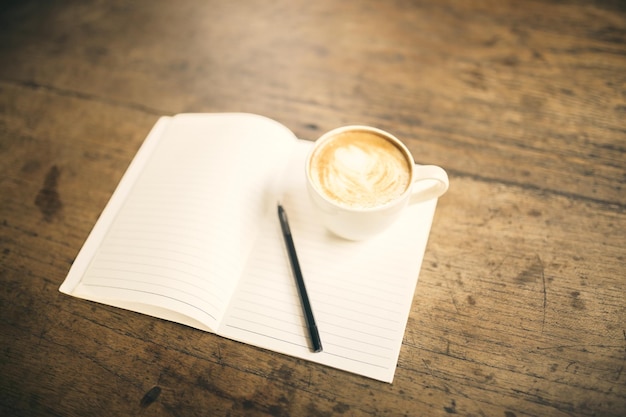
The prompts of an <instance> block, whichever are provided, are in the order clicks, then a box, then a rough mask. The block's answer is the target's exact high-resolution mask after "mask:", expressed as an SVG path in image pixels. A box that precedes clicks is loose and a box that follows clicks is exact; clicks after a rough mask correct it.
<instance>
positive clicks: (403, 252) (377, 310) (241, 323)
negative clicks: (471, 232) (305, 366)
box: [218, 141, 437, 382]
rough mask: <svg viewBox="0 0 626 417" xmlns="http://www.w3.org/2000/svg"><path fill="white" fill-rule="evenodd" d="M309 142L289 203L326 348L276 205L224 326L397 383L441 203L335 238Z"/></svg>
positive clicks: (289, 186) (241, 336)
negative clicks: (366, 232) (319, 202)
mask: <svg viewBox="0 0 626 417" xmlns="http://www.w3.org/2000/svg"><path fill="white" fill-rule="evenodd" d="M310 147H311V142H307V141H298V148H297V150H296V152H295V154H294V156H293V157H292V158H291V165H290V167H289V169H288V174H286V175H284V178H285V183H284V184H283V185H284V189H283V196H282V203H283V206H284V207H285V210H286V211H287V215H288V218H289V222H290V226H291V230H292V233H293V238H294V242H295V246H296V250H297V253H298V257H299V259H300V264H301V268H302V271H303V275H304V280H305V283H306V287H307V290H308V293H309V297H310V300H311V304H312V307H313V313H314V316H315V319H316V322H317V324H318V329H319V332H320V337H321V340H322V344H323V347H324V351H323V352H321V353H313V352H311V350H310V348H309V344H308V343H309V342H308V333H307V329H306V324H305V321H304V317H303V314H302V307H301V303H300V299H299V297H298V292H297V288H296V286H295V281H294V278H293V276H292V274H291V269H290V266H289V259H288V257H287V252H286V249H285V245H284V242H283V238H282V234H281V230H280V224H279V222H278V216H277V214H276V207H274V211H273V213H272V220H271V221H269V222H267V223H266V224H265V226H264V229H263V230H262V231H261V234H260V236H259V241H258V242H257V244H256V246H255V248H254V250H253V252H252V253H251V257H250V259H249V262H248V265H247V267H246V269H245V270H244V272H243V278H242V280H241V281H240V283H239V286H238V288H237V290H236V293H235V294H234V297H233V301H232V303H231V306H230V307H229V310H228V312H227V315H226V316H225V317H224V320H223V323H222V325H221V326H220V329H219V331H218V333H219V334H221V335H223V336H227V337H229V338H232V339H235V340H239V341H242V342H246V343H250V344H253V345H256V346H259V347H263V348H267V349H270V350H274V351H277V352H281V353H285V354H289V355H292V356H296V357H299V358H303V359H307V360H310V361H313V362H318V363H322V364H325V365H328V366H332V367H335V368H339V369H343V370H346V371H350V372H354V373H357V374H361V375H365V376H368V377H371V378H374V379H378V380H382V381H386V382H391V381H392V380H393V375H394V372H395V368H396V364H397V361H398V355H399V352H400V347H401V345H402V339H403V337H404V330H405V326H406V323H407V320H408V315H409V311H410V308H411V303H412V300H413V294H414V291H415V286H416V284H417V279H418V274H419V270H420V267H421V263H422V259H423V256H424V251H425V248H426V242H427V239H428V234H429V232H430V226H431V223H432V219H433V215H434V212H435V207H436V202H437V201H436V200H432V201H428V202H425V203H420V204H414V205H412V206H409V207H408V208H407V210H406V211H405V212H404V213H403V215H402V217H401V218H400V219H399V220H398V221H397V222H396V223H394V224H393V225H392V226H391V228H390V229H388V230H386V231H385V232H384V233H383V234H381V235H379V236H376V237H374V238H371V239H369V240H367V241H363V242H351V241H347V240H343V239H341V238H338V237H335V236H334V235H332V234H330V233H328V232H327V231H326V230H325V229H324V228H323V227H322V226H321V225H320V224H319V223H318V221H317V219H316V218H315V214H314V211H313V207H312V206H311V203H310V202H309V198H308V195H307V192H306V186H305V175H304V161H305V157H306V155H307V153H308V151H309V149H310Z"/></svg>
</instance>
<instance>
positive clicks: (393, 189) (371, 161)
mask: <svg viewBox="0 0 626 417" xmlns="http://www.w3.org/2000/svg"><path fill="white" fill-rule="evenodd" d="M309 169H310V176H311V179H312V180H313V183H314V185H315V187H316V188H317V189H318V190H319V191H320V192H322V193H323V194H324V195H325V196H326V197H327V198H328V199H330V200H332V201H334V202H336V203H338V204H340V205H342V206H344V207H350V208H371V207H376V206H380V205H383V204H385V203H388V202H389V201H391V200H393V199H395V198H396V197H398V196H400V195H401V194H402V193H403V192H404V191H405V190H406V189H407V187H408V186H409V184H410V181H411V178H410V176H411V166H410V165H409V161H408V160H407V158H406V156H405V155H404V153H403V152H402V151H401V150H400V149H399V148H398V147H397V146H396V145H394V144H393V143H392V142H390V141H389V140H387V139H386V138H384V137H381V136H379V135H377V134H376V133H373V132H367V131H359V130H354V131H347V132H343V133H339V134H337V135H336V136H334V137H333V138H332V139H331V140H328V141H326V142H325V143H324V144H323V145H322V146H320V147H318V148H317V149H316V150H315V151H314V153H313V155H312V157H311V163H310V166H309Z"/></svg>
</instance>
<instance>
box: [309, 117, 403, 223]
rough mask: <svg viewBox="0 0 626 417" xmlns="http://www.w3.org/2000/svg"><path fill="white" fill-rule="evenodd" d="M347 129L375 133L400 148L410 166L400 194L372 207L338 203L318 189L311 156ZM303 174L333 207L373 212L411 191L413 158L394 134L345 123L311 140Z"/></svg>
mask: <svg viewBox="0 0 626 417" xmlns="http://www.w3.org/2000/svg"><path fill="white" fill-rule="evenodd" d="M347 131H365V132H371V133H375V134H377V135H379V136H381V137H383V138H385V139H387V140H391V141H392V142H393V143H394V145H395V146H396V147H398V148H399V149H400V151H401V152H402V153H403V154H404V157H405V158H406V160H407V162H408V165H409V167H410V170H411V172H410V174H409V184H408V185H407V187H406V189H405V190H404V191H403V192H402V194H399V195H398V196H397V197H395V198H393V199H391V200H390V201H387V202H386V203H384V204H381V205H378V206H373V207H350V206H347V205H343V204H340V203H337V202H336V201H334V200H331V199H330V198H328V197H327V196H326V195H325V194H324V193H323V192H322V191H321V190H319V189H318V187H317V186H316V184H315V181H313V180H312V178H311V170H310V166H311V158H312V157H313V154H314V153H315V151H316V150H317V149H318V148H319V147H320V146H322V144H323V143H324V142H326V141H328V140H330V139H331V138H332V137H334V136H335V135H338V134H340V133H343V132H347ZM305 170H306V172H305V174H306V177H307V183H308V184H309V185H310V186H311V187H312V188H313V189H314V190H315V192H316V194H317V195H318V196H319V197H320V198H322V199H323V200H324V201H326V202H328V203H329V204H331V205H332V206H334V207H337V208H340V209H341V210H346V211H349V212H358V213H367V212H375V211H379V210H385V209H387V208H389V207H392V206H394V205H396V204H398V202H399V201H402V200H404V199H405V198H406V196H407V194H410V193H411V188H412V185H413V177H414V175H415V161H414V160H413V155H412V154H411V152H410V151H409V148H407V146H406V145H405V144H404V143H403V142H402V141H401V140H400V139H398V138H397V137H396V136H394V135H393V134H391V133H389V132H387V131H385V130H382V129H379V128H376V127H372V126H367V125H345V126H340V127H336V128H334V129H331V130H329V131H328V132H326V133H324V134H323V135H322V136H320V137H319V138H318V139H317V140H315V141H314V142H313V147H312V148H311V150H310V151H309V153H308V155H307V158H306V163H305Z"/></svg>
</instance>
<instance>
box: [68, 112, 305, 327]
mask: <svg viewBox="0 0 626 417" xmlns="http://www.w3.org/2000/svg"><path fill="white" fill-rule="evenodd" d="M293 143H295V137H294V136H293V134H292V133H291V132H290V131H288V130H287V129H286V128H285V127H283V126H282V125H279V124H278V123H276V122H273V121H271V120H269V119H266V118H262V117H260V116H254V115H241V114H216V115H206V114H203V115H196V114H184V115H178V116H175V117H173V118H172V119H171V122H170V124H169V125H168V126H167V128H166V130H165V132H164V133H163V135H162V137H161V138H160V141H159V143H158V145H157V146H156V147H155V149H154V151H153V153H152V155H151V157H150V159H149V160H148V161H147V163H146V164H145V166H144V168H143V170H142V172H141V174H140V175H139V177H138V179H137V181H136V182H135V184H134V186H133V187H132V190H131V192H130V193H129V194H128V197H127V198H126V199H125V201H124V202H123V204H122V205H121V208H120V209H119V211H118V212H117V215H116V216H115V218H114V220H113V221H112V222H111V224H110V225H109V227H108V232H107V233H106V236H105V237H104V239H103V241H102V243H101V244H100V246H99V248H98V249H97V251H96V253H95V254H94V255H93V257H92V258H91V261H90V263H89V266H88V268H87V269H86V271H85V273H84V275H83V277H82V281H81V283H80V285H79V286H78V287H77V288H76V290H75V291H74V293H73V294H74V295H77V296H80V297H84V298H89V299H92V300H96V301H104V302H107V303H108V304H113V305H117V306H120V307H123V308H129V309H131V310H135V311H140V312H144V313H147V314H152V315H156V316H158V317H162V318H166V319H170V320H174V321H178V322H182V323H185V324H189V325H192V326H195V327H200V328H203V329H205V330H208V329H215V328H216V327H217V323H218V322H219V321H220V319H221V317H222V315H223V312H224V311H225V309H226V306H227V305H228V303H229V301H230V298H231V295H232V292H233V290H234V288H235V286H236V284H237V279H238V278H239V276H240V275H241V272H242V270H243V267H244V265H245V259H246V258H247V256H248V255H249V253H250V251H251V249H252V246H253V243H254V241H255V239H256V236H257V234H258V231H259V228H260V227H261V225H262V224H263V221H264V219H266V218H267V213H268V209H269V208H270V206H269V204H268V202H269V201H271V200H274V201H275V190H273V189H272V188H271V186H272V184H274V180H273V177H274V176H275V175H276V174H275V173H276V168H277V167H279V166H280V165H281V163H283V164H284V162H283V161H286V155H288V154H289V152H290V150H291V147H292V146H293ZM170 311H172V312H175V313H170Z"/></svg>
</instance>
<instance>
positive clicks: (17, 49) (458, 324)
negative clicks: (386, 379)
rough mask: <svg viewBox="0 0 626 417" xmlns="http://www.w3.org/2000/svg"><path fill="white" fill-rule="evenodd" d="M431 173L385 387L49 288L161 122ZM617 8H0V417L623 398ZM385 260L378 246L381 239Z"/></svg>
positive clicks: (622, 43) (545, 405)
mask: <svg viewBox="0 0 626 417" xmlns="http://www.w3.org/2000/svg"><path fill="white" fill-rule="evenodd" d="M224 111H243V112H251V113H258V114H263V115H265V116H269V117H271V118H273V119H276V120H278V121H280V122H281V123H283V124H285V125H286V126H288V127H289V128H290V129H292V130H293V131H294V132H295V133H296V134H297V135H298V136H299V137H301V138H304V139H310V140H314V139H316V138H317V137H318V136H319V135H321V134H322V133H323V132H325V131H327V130H330V129H331V128H334V127H337V126H340V125H344V124H352V123H361V124H368V125H372V126H377V127H380V128H383V129H386V130H388V131H390V132H392V133H394V134H396V135H397V136H399V137H401V138H402V139H403V140H404V141H405V143H407V145H408V146H409V148H410V149H411V151H412V153H413V155H414V156H415V158H416V160H417V161H418V162H420V163H434V164H438V165H441V166H443V167H445V168H446V169H447V171H448V173H449V175H450V181H451V187H450V190H449V192H448V193H447V194H446V195H445V196H444V197H443V198H442V199H440V201H439V205H438V209H437V213H436V215H435V220H434V223H433V227H432V232H431V235H430V240H429V243H428V248H427V251H426V255H425V260H424V264H423V266H422V271H421V274H420V278H419V282H418V286H417V290H416V292H415V297H414V302H413V306H412V310H411V314H410V318H409V321H408V325H407V329H406V333H405V338H404V342H403V346H402V350H401V353H400V359H399V363H398V368H397V371H396V375H395V380H394V382H393V384H386V383H382V382H377V381H373V380H370V379H367V378H363V377H360V376H356V375H352V374H348V373H345V372H342V371H338V370H334V369H331V368H327V367H324V366H320V365H316V364H312V363H309V362H305V361H302V360H298V359H295V358H292V357H287V356H283V355H280V354H277V353H273V352H269V351H265V350H262V349H257V348H255V347H252V346H248V345H244V344H240V343H237V342H233V341H230V340H227V339H224V338H220V337H218V336H215V335H212V334H209V333H204V332H201V331H197V330H193V329H191V328H187V327H185V326H182V325H177V324H174V323H170V322H165V321H161V320H158V319H155V318H152V317H148V316H143V315H139V314H135V313H131V312H127V311H124V310H120V309H116V308H113V307H107V306H103V305H99V304H95V303H91V302H87V301H83V300H79V299H75V298H72V297H68V296H66V295H64V294H61V293H59V291H58V288H59V286H60V284H61V283H62V281H63V280H64V278H65V275H66V273H67V271H68V269H69V266H70V265H71V264H72V261H73V260H74V258H75V256H76V255H77V253H78V251H79V249H80V248H81V245H82V244H83V242H84V240H85V238H86V237H87V235H88V234H89V232H90V230H91V228H92V227H93V225H94V223H95V221H96V219H97V218H98V216H99V214H100V212H101V211H102V209H103V207H104V206H105V204H106V202H107V201H108V199H109V197H110V196H111V193H112V192H113V190H114V189H115V187H116V185H117V183H118V181H119V180H120V177H121V176H122V174H123V173H124V171H125V169H126V167H127V165H128V163H129V162H130V160H131V159H132V157H133V156H134V154H135V152H136V151H137V149H138V148H139V146H140V144H141V143H142V141H143V139H144V138H145V136H146V134H147V133H148V131H149V130H150V128H151V127H152V125H153V124H154V123H155V121H156V120H157V119H158V117H159V116H160V115H172V114H176V113H182V112H224ZM625 154H626V10H625V9H624V3H623V2H621V1H596V2H585V1H574V0H572V1H530V2H519V1H518V2H516V1H500V0H493V1H481V2H460V1H440V0H427V1H420V2H418V1H389V2H375V1H372V0H368V1H344V2H340V1H330V0H320V1H287V0H285V1H282V0H280V1H271V2H266V1H257V0H253V1H240V2H227V1H192V0H183V1H176V2H174V1H171V2H170V1H147V0H136V1H132V2H131V1H122V0H117V1H110V2H106V1H95V0H89V1H78V0H73V1H72V0H68V1H62V2H47V1H36V0H32V1H21V2H18V1H13V2H4V3H3V4H2V5H1V6H0V352H1V353H0V375H1V376H0V414H2V415H7V416H9V415H10V416H47V415H58V416H96V415H98V416H99V415H107V416H112V415H114V416H117V415H120V416H126V415H136V416H143V415H146V416H147V415H150V416H166V415H167V416H169V415H171V416H196V415H197V416H206V415H210V416H319V417H321V416H331V415H332V416H362V415H367V416H438V415H450V414H458V415H463V416H500V417H514V416H518V417H522V416H623V415H625V413H626V369H625V367H626V297H625V295H626V277H625V273H626V249H625V247H626V190H624V186H625V185H626V157H625V156H626V155H625ZM383 256H384V255H383Z"/></svg>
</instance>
